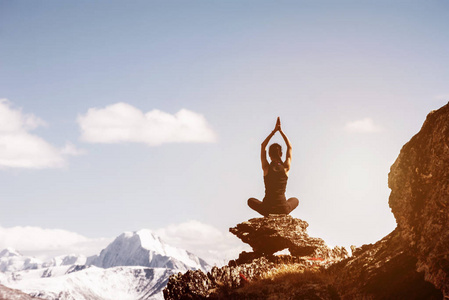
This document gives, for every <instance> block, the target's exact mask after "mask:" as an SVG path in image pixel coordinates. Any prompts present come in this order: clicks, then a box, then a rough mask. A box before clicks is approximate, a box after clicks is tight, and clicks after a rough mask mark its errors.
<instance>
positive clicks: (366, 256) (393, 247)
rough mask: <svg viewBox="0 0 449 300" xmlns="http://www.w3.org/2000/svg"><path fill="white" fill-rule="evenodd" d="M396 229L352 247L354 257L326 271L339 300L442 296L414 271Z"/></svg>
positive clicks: (412, 260) (413, 258) (414, 261)
mask: <svg viewBox="0 0 449 300" xmlns="http://www.w3.org/2000/svg"><path fill="white" fill-rule="evenodd" d="M407 248H408V247H407V244H406V243H404V241H403V239H402V237H401V236H400V233H399V230H397V229H396V230H395V231H393V232H392V233H390V234H389V235H387V236H386V237H384V238H383V239H382V240H380V241H378V242H377V243H375V244H369V245H363V246H362V247H360V248H357V249H354V251H353V256H352V257H350V258H348V259H345V260H343V261H341V262H337V263H335V264H333V265H331V266H330V267H329V268H328V269H327V270H326V271H325V272H327V273H329V274H330V276H331V277H332V278H334V279H333V285H334V287H335V288H336V290H337V291H338V293H339V295H340V297H341V298H342V299H442V298H443V295H442V293H441V291H440V290H438V289H436V288H435V287H434V286H433V285H432V284H431V283H429V282H427V281H425V279H424V274H423V273H422V272H418V271H417V270H416V261H417V259H416V258H415V257H414V256H413V255H412V254H411V253H409V252H408V251H407Z"/></svg>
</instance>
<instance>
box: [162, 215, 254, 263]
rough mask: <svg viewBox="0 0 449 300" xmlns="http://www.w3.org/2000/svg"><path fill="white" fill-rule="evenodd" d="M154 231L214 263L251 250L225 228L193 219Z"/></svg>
mask: <svg viewBox="0 0 449 300" xmlns="http://www.w3.org/2000/svg"><path fill="white" fill-rule="evenodd" d="M154 232H155V233H156V234H157V235H159V236H160V237H161V238H162V239H163V240H164V241H165V242H166V243H167V244H170V245H173V246H176V247H179V248H183V249H186V250H188V251H190V252H192V253H194V254H195V255H198V256H199V257H201V258H203V259H205V260H206V261H207V262H209V263H211V264H216V265H223V264H226V263H227V262H228V261H229V260H230V259H236V258H237V257H238V254H239V253H240V252H242V251H251V248H250V247H249V246H248V245H246V244H244V243H243V242H242V241H240V240H239V239H238V238H237V237H235V236H234V235H232V234H231V233H229V232H227V230H226V231H221V230H219V229H217V228H215V227H213V226H211V225H208V224H204V223H201V222H199V221H195V220H192V221H188V222H184V223H180V224H172V225H169V226H167V227H164V228H160V229H157V230H154Z"/></svg>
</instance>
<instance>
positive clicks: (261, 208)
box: [248, 197, 299, 217]
mask: <svg viewBox="0 0 449 300" xmlns="http://www.w3.org/2000/svg"><path fill="white" fill-rule="evenodd" d="M298 204H299V200H298V198H295V197H292V198H289V199H288V200H287V206H286V207H283V208H281V209H280V210H279V209H275V210H273V209H269V208H267V207H266V206H265V205H264V204H263V202H262V201H260V200H257V199H256V198H249V199H248V206H249V207H251V208H252V209H253V210H255V211H257V212H258V213H259V214H261V215H262V216H264V217H266V216H268V215H269V214H286V215H288V214H289V213H291V212H292V211H293V210H294V209H295V208H296V207H297V206H298Z"/></svg>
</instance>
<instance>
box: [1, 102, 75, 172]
mask: <svg viewBox="0 0 449 300" xmlns="http://www.w3.org/2000/svg"><path fill="white" fill-rule="evenodd" d="M45 125H46V123H45V122H44V121H43V120H41V119H40V118H38V117H36V116H35V115H33V114H25V113H23V112H22V111H21V109H14V108H13V107H12V104H11V102H10V101H8V100H6V99H0V168H1V167H8V168H34V169H42V168H58V167H62V166H64V165H65V163H66V160H65V155H78V154H81V151H80V150H77V149H76V148H75V146H73V145H72V144H67V145H66V146H65V147H64V148H63V149H58V148H56V147H54V146H52V145H51V144H49V143H48V142H46V141H45V140H44V139H42V138H41V137H39V136H37V135H35V134H32V133H30V131H32V130H33V129H36V128H37V127H39V126H45Z"/></svg>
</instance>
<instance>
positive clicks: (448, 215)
mask: <svg viewBox="0 0 449 300" xmlns="http://www.w3.org/2000/svg"><path fill="white" fill-rule="evenodd" d="M388 185H389V187H390V188H391V194H390V199H389V204H390V207H391V210H392V212H393V214H394V216H395V218H396V222H397V224H398V231H399V234H400V236H401V238H402V239H403V240H404V242H405V243H406V244H407V245H409V250H408V251H409V253H411V254H412V255H413V256H415V257H416V259H417V267H418V270H420V271H424V272H425V278H426V280H428V281H430V282H432V283H433V284H434V285H435V286H436V287H437V288H438V289H441V290H442V291H443V293H444V296H445V297H449V104H447V105H445V106H443V107H442V108H440V109H438V110H436V111H433V112H431V113H430V114H429V115H428V116H427V118H426V121H425V122H424V124H423V126H422V128H421V130H420V131H419V132H418V133H417V134H416V135H415V136H414V137H413V138H412V139H411V140H410V141H409V142H408V143H407V144H405V145H404V146H403V147H402V149H401V152H400V154H399V156H398V158H397V159H396V161H395V163H394V164H393V165H392V166H391V170H390V174H389V177H388Z"/></svg>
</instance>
